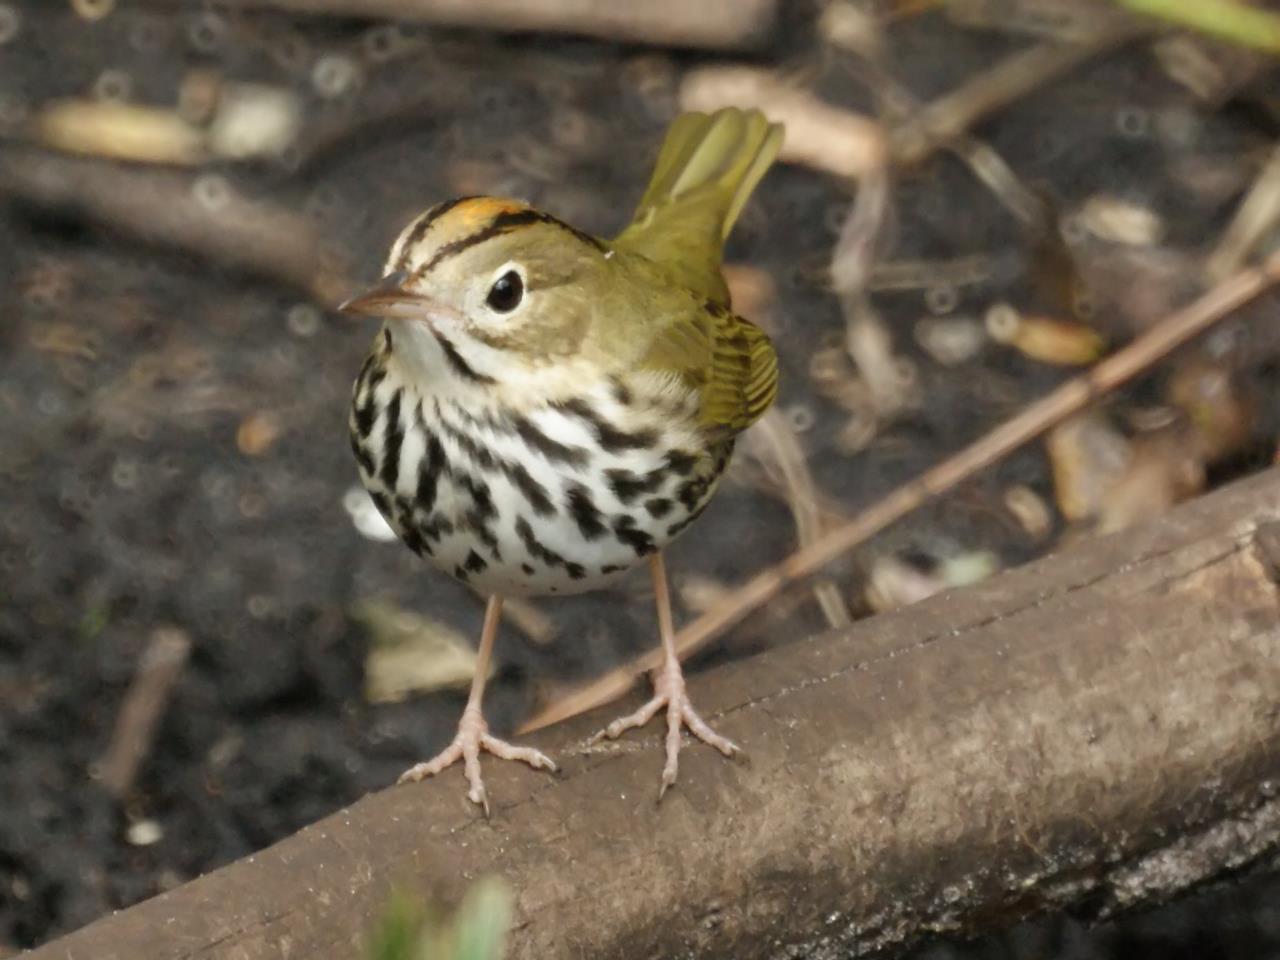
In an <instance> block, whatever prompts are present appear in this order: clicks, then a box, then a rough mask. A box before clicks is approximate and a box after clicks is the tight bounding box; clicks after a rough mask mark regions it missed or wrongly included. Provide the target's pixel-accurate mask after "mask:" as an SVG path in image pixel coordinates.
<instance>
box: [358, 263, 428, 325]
mask: <svg viewBox="0 0 1280 960" xmlns="http://www.w3.org/2000/svg"><path fill="white" fill-rule="evenodd" d="M408 280H409V275H408V274H407V273H405V271H403V270H397V271H396V272H395V273H389V274H387V275H386V276H385V277H383V278H382V279H381V280H379V281H378V282H377V283H376V284H374V285H373V286H372V287H370V288H369V289H368V290H366V291H364V292H363V293H360V294H357V295H356V296H354V297H352V298H351V299H350V300H347V301H346V302H344V303H342V304H339V306H338V310H339V311H341V312H342V313H349V314H351V315H352V316H356V317H380V318H383V319H389V320H425V319H427V316H428V314H430V313H431V312H433V311H434V310H435V309H436V304H435V302H434V301H432V300H430V299H428V298H427V297H424V296H422V295H421V294H417V293H414V292H413V291H411V290H409V289H407V288H406V287H405V284H406V283H407V282H408Z"/></svg>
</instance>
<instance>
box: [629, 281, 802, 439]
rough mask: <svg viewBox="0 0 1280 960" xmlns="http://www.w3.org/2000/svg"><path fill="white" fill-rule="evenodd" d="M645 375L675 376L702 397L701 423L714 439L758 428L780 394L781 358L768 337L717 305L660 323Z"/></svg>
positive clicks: (709, 302)
mask: <svg viewBox="0 0 1280 960" xmlns="http://www.w3.org/2000/svg"><path fill="white" fill-rule="evenodd" d="M657 326H658V329H656V330H655V331H654V336H653V339H652V341H650V343H649V347H648V351H647V352H646V354H645V356H644V357H643V359H642V360H641V361H640V367H641V368H642V369H644V370H650V371H655V372H661V373H665V374H674V375H677V376H679V377H680V379H681V380H682V381H683V382H684V383H685V384H686V385H687V386H688V387H690V388H691V389H693V390H696V391H697V393H698V395H699V398H700V401H701V403H700V415H699V419H700V421H701V424H702V426H703V427H704V428H705V429H706V430H707V431H708V433H709V434H710V435H712V436H733V435H734V434H737V433H740V432H741V431H743V430H745V429H746V428H747V427H749V426H751V424H753V423H755V421H756V420H758V419H759V418H760V416H761V414H763V413H764V412H765V410H767V409H768V407H769V404H771V403H772V402H773V398H774V397H775V396H776V395H777V392H778V358H777V355H776V354H775V353H774V350H773V344H772V343H771V342H770V341H769V338H768V336H767V335H766V334H765V333H764V331H763V330H761V329H760V328H759V327H757V326H756V325H755V324H753V323H751V322H750V321H748V320H744V319H743V318H742V317H739V316H738V315H737V314H735V313H733V312H732V311H731V310H729V309H728V308H727V307H725V306H723V305H722V304H720V303H718V302H717V301H714V300H707V301H706V302H705V303H703V304H700V305H691V307H690V309H687V310H681V311H679V312H677V313H673V314H668V315H667V317H665V318H664V319H663V320H661V321H659V323H658V325H657Z"/></svg>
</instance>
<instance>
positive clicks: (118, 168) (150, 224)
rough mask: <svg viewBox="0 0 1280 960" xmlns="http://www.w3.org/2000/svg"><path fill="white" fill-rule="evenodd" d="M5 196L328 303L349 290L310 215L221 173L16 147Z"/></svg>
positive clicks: (0, 154) (0, 173) (1, 177)
mask: <svg viewBox="0 0 1280 960" xmlns="http://www.w3.org/2000/svg"><path fill="white" fill-rule="evenodd" d="M4 194H8V195H10V196H13V197H15V198H17V199H19V200H21V201H23V202H25V203H28V204H31V205H33V206H35V207H39V208H44V209H50V210H56V211H59V212H60V213H63V214H70V215H72V216H76V217H81V218H83V219H85V220H89V221H92V222H95V223H98V224H101V225H104V226H106V227H109V228H111V229H115V230H119V231H121V232H122V233H125V234H128V235H130V236H133V237H136V238H138V239H140V240H143V241H145V242H147V243H155V244H158V245H160V246H163V247H170V248H172V249H175V250H180V251H182V252H184V253H188V254H192V255H194V256H196V257H199V258H203V259H206V260H208V261H211V262H212V263H214V264H216V265H220V266H227V267H232V268H234V269H237V270H243V271H245V272H248V273H252V274H255V275H257V276H261V277H265V278H267V279H270V280H274V281H276V282H278V283H282V284H284V285H286V286H290V287H294V288H296V289H299V290H302V291H305V292H306V293H307V294H308V295H310V296H311V297H312V298H314V299H315V300H316V301H317V302H318V303H319V304H320V305H321V306H325V307H329V306H332V305H334V304H336V303H337V301H339V300H341V299H342V298H343V297H345V296H346V295H347V294H348V292H349V290H350V286H351V280H350V278H349V276H348V274H347V272H346V268H345V265H344V264H339V263H335V262H334V261H333V258H332V256H328V255H326V251H325V250H324V249H323V244H322V242H321V237H320V236H319V235H318V233H317V231H316V229H315V227H314V226H313V224H312V223H311V222H310V221H308V220H306V219H305V218H304V217H302V216H300V215H298V214H295V213H293V212H291V211H289V210H286V209H284V208H282V207H278V206H276V205H274V204H270V203H267V202H263V201H255V200H251V199H248V198H246V197H244V196H241V195H240V194H238V193H237V192H236V191H235V190H234V189H233V188H232V187H231V185H230V184H229V183H228V182H227V181H225V180H223V179H222V178H221V177H218V176H216V175H208V174H206V175H205V176H204V177H203V178H201V177H193V176H191V175H190V174H187V173H177V172H172V171H168V170H156V169H154V168H150V167H129V166H122V165H118V164H113V163H104V162H101V161H98V160H88V159H82V158H78V157H65V156H60V155H58V154H56V153H52V152H46V151H42V150H36V149H28V148H25V147H17V148H10V149H5V150H3V151H0V195H4Z"/></svg>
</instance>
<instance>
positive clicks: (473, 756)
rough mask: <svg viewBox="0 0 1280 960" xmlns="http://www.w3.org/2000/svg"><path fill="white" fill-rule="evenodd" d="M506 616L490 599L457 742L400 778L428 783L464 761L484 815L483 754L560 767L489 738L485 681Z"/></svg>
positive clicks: (535, 752) (471, 793) (497, 602)
mask: <svg viewBox="0 0 1280 960" xmlns="http://www.w3.org/2000/svg"><path fill="white" fill-rule="evenodd" d="M501 617H502V597H500V596H498V595H497V594H494V595H493V596H491V597H490V598H489V603H488V606H486V607H485V611H484V628H483V630H482V631H481V633H480V652H479V654H478V655H477V656H476V675H475V677H474V678H473V679H472V681H471V694H470V696H468V697H467V705H466V707H465V708H464V709H463V711H462V719H461V720H459V721H458V734H457V736H455V737H454V738H453V742H452V743H451V744H449V746H447V747H445V749H444V750H442V751H441V752H440V753H438V754H436V756H434V757H432V758H431V759H430V760H427V761H425V762H423V763H419V764H415V765H414V766H412V767H410V768H409V769H408V770H406V771H405V772H404V773H402V774H401V775H400V779H399V781H398V782H399V783H409V782H411V781H417V780H424V779H426V778H427V777H431V776H434V775H435V774H437V773H439V772H440V771H441V770H444V769H445V768H446V767H450V766H452V765H453V764H455V763H457V762H458V760H459V758H461V760H462V769H463V773H464V774H465V775H466V778H467V783H469V784H470V785H471V789H470V790H469V791H468V792H467V796H468V797H469V798H470V800H471V802H472V803H478V804H480V805H481V806H482V807H484V815H485V816H486V817H487V816H488V815H489V798H488V796H486V794H485V792H484V781H483V780H482V779H481V778H480V751H481V750H487V751H489V753H492V754H493V755H494V756H495V757H499V758H501V759H503V760H522V761H524V762H525V763H527V764H529V766H531V767H533V768H534V769H540V770H554V769H555V768H556V765H555V764H554V763H552V762H551V760H550V758H548V757H547V756H546V755H545V754H544V753H542V752H541V751H538V750H534V749H533V748H532V747H517V746H514V745H512V744H510V743H507V742H506V741H505V740H499V739H498V738H497V737H492V736H490V735H489V725H488V724H487V723H485V720H484V714H483V713H482V712H481V702H482V701H483V699H484V683H485V678H486V677H487V676H488V674H489V660H490V658H491V656H492V654H493V644H494V640H495V639H497V636H498V621H499V620H500V619H501Z"/></svg>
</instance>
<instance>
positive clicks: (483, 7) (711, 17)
mask: <svg viewBox="0 0 1280 960" xmlns="http://www.w3.org/2000/svg"><path fill="white" fill-rule="evenodd" d="M164 2H166V3H168V4H173V3H174V0H164ZM224 5H225V6H229V7H242V8H252V7H258V8H269V9H276V10H291V11H294V12H296V13H316V14H327V15H332V16H343V17H383V18H386V19H389V20H408V21H414V20H416V21H419V22H422V23H434V24H440V25H442V26H454V27H478V28H482V29H488V30H500V31H503V32H515V33H520V32H526V31H540V32H541V31H546V32H551V33H572V34H580V35H583V36H589V37H601V38H603V39H606V40H617V41H621V42H624V43H648V44H657V45H659V46H667V45H669V46H678V47H707V48H712V49H726V50H740V49H749V48H752V47H756V46H758V45H760V44H761V43H763V42H764V41H765V40H767V39H768V36H769V33H770V31H771V30H772V28H773V25H774V20H775V18H776V16H777V10H776V0H698V2H696V3H689V2H686V0H643V2H632V3H621V2H618V0H226V2H225V4H224Z"/></svg>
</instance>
